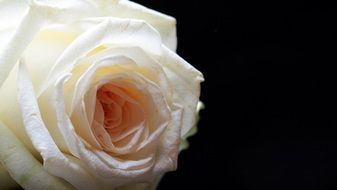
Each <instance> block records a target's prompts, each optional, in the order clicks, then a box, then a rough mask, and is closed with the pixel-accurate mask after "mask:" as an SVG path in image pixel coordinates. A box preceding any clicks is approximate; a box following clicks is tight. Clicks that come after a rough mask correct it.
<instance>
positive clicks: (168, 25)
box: [93, 0, 177, 51]
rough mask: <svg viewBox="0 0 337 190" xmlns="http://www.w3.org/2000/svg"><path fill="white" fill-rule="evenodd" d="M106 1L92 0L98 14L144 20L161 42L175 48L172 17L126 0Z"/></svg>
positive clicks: (174, 22)
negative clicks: (156, 33)
mask: <svg viewBox="0 0 337 190" xmlns="http://www.w3.org/2000/svg"><path fill="white" fill-rule="evenodd" d="M108 2H109V3H107V1H105V0H99V1H93V3H95V4H96V6H97V8H98V9H99V10H98V11H97V12H98V13H99V14H100V16H113V17H119V18H131V19H139V20H144V21H145V22H146V23H149V24H150V25H151V26H153V27H154V28H155V29H156V30H157V31H158V32H159V33H160V35H161V38H162V40H163V43H164V44H165V45H166V46H167V47H169V48H170V49H171V50H173V51H175V50H176V48H177V37H176V20H175V19H174V18H173V17H170V16H167V15H165V14H162V13H160V12H157V11H155V10H151V9H149V8H146V7H144V6H142V5H140V4H137V3H134V2H131V1H128V0H120V1H118V3H115V4H114V3H112V2H110V1H108Z"/></svg>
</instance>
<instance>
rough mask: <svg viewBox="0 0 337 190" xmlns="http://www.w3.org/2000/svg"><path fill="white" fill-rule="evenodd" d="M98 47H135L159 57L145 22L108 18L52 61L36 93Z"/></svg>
mask: <svg viewBox="0 0 337 190" xmlns="http://www.w3.org/2000/svg"><path fill="white" fill-rule="evenodd" d="M100 44H111V45H122V46H124V45H129V46H139V47H142V48H144V49H145V50H146V51H149V52H152V53H154V54H156V55H159V54H160V50H161V40H160V36H159V34H158V33H157V32H156V31H155V30H154V29H153V28H152V27H151V26H149V25H148V24H146V23H145V22H141V21H138V20H129V19H128V20H127V19H114V18H108V19H105V21H103V22H101V23H100V24H97V25H96V26H95V27H93V28H91V29H90V30H88V31H87V32H85V33H83V34H82V35H80V36H79V37H78V38H77V39H76V40H75V41H74V42H72V43H71V44H70V45H69V46H68V48H66V49H65V50H64V52H63V53H62V55H60V57H59V59H58V60H57V61H56V63H55V65H54V66H53V68H52V70H51V71H50V73H49V77H48V78H49V79H48V81H47V82H46V83H45V85H44V86H42V88H41V89H40V90H39V91H38V92H39V93H38V95H40V94H41V93H42V92H43V91H44V90H45V89H46V88H47V86H49V84H50V83H52V82H53V81H54V80H56V78H57V77H58V76H59V74H60V72H66V71H67V70H68V71H69V70H70V69H71V68H72V67H73V66H74V64H75V63H76V61H77V60H79V59H80V58H82V57H84V56H85V55H86V54H88V53H89V52H90V51H91V50H93V49H94V48H96V47H97V46H99V45H100Z"/></svg>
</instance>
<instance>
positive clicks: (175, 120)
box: [153, 104, 183, 174]
mask: <svg viewBox="0 0 337 190" xmlns="http://www.w3.org/2000/svg"><path fill="white" fill-rule="evenodd" d="M171 115H172V120H171V122H170V124H169V126H168V127H167V128H166V130H165V132H164V133H163V136H162V137H161V142H160V144H159V146H158V147H157V151H158V152H157V153H156V154H157V159H156V160H157V162H156V165H155V166H154V169H153V172H154V173H156V174H163V173H165V172H168V171H173V170H175V169H176V168H177V163H178V161H177V159H178V154H179V145H180V139H181V133H180V131H181V125H182V123H183V120H182V118H183V117H182V116H183V109H182V107H181V106H180V105H177V104H175V105H173V108H172V114H171Z"/></svg>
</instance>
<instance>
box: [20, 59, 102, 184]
mask: <svg viewBox="0 0 337 190" xmlns="http://www.w3.org/2000/svg"><path fill="white" fill-rule="evenodd" d="M18 81H19V87H18V99H19V104H20V108H21V111H22V118H23V120H24V126H25V129H26V132H27V134H28V136H29V137H30V139H31V141H32V142H33V145H34V147H35V148H36V149H37V150H38V151H39V152H40V154H41V156H42V158H43V161H44V162H43V165H44V168H45V169H46V170H47V171H48V172H49V173H51V174H53V175H55V176H58V177H61V178H63V179H65V180H66V181H68V182H70V183H71V184H72V185H74V186H75V187H76V188H78V189H87V188H89V189H97V188H98V187H97V185H96V184H95V181H94V179H93V178H92V176H90V174H88V173H87V171H86V170H84V169H83V168H82V167H80V166H79V165H78V164H76V163H75V162H71V161H70V160H69V159H67V158H66V157H65V156H64V154H63V153H62V152H61V151H60V150H59V148H58V147H57V146H56V144H55V142H54V140H53V139H52V137H51V135H50V133H49V131H48V130H47V128H46V126H45V124H44V122H43V120H42V118H41V114H40V110H39V106H38V104H37V100H36V97H35V93H34V89H33V86H32V83H31V81H30V79H29V76H28V74H27V72H26V69H25V67H24V65H23V64H20V67H19V80H18Z"/></svg>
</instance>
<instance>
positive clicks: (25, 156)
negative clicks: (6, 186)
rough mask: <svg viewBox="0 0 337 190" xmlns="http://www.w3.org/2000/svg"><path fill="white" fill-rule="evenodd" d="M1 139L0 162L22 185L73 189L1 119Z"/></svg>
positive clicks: (38, 188) (35, 189) (36, 189)
mask: <svg viewBox="0 0 337 190" xmlns="http://www.w3.org/2000/svg"><path fill="white" fill-rule="evenodd" d="M0 139H1V142H0V163H1V164H2V165H4V166H5V167H6V169H7V171H8V172H9V174H10V175H11V177H12V178H13V179H14V180H15V181H16V182H17V183H18V184H20V186H21V187H23V188H25V189H27V190H43V189H60V190H61V189H65V190H66V189H73V187H72V186H71V185H69V184H68V183H66V182H65V181H63V180H61V179H59V178H57V177H54V176H52V175H50V174H49V173H48V172H47V171H46V170H45V169H44V168H43V167H42V165H41V164H40V163H39V162H38V161H37V160H36V159H35V158H34V157H33V156H32V155H31V154H30V152H29V151H28V150H27V149H26V148H25V147H24V145H23V144H22V143H21V142H20V141H19V139H17V137H16V136H15V135H14V134H13V133H12V132H11V131H10V130H9V129H8V128H7V127H6V126H5V125H4V124H3V123H2V122H1V121H0ZM0 186H1V185H0Z"/></svg>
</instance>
